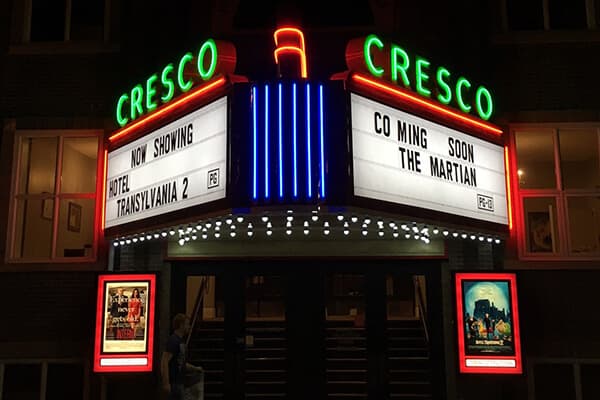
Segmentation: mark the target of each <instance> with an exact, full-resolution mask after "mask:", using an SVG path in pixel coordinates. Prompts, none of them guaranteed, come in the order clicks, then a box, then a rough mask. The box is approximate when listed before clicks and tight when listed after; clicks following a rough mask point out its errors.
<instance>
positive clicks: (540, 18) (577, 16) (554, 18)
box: [503, 0, 598, 31]
mask: <svg viewBox="0 0 600 400" xmlns="http://www.w3.org/2000/svg"><path fill="white" fill-rule="evenodd" d="M597 2H598V0H570V1H564V0H504V2H503V4H504V5H505V13H504V15H505V18H506V21H505V26H506V28H507V29H508V30H510V31H533V30H575V29H594V28H595V27H596V22H595V21H596V7H597V6H598V4H597Z"/></svg>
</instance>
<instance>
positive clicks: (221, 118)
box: [105, 97, 227, 228]
mask: <svg viewBox="0 0 600 400" xmlns="http://www.w3.org/2000/svg"><path fill="white" fill-rule="evenodd" d="M226 159H227V98H226V97H222V98H220V99H218V100H216V101H214V102H212V103H210V104H208V105H206V106H204V107H202V108H200V109H198V110H196V111H194V112H192V113H190V114H188V115H186V116H185V117H183V118H180V119H178V120H176V121H174V122H171V123H170V124H168V125H166V126H163V127H162V128H160V129H158V130H156V131H153V132H151V133H149V134H148V135H145V136H144V137H142V138H140V139H137V140H135V141H133V142H131V143H129V144H127V145H125V146H122V147H120V148H118V149H116V150H114V151H111V152H110V153H108V167H107V180H106V199H105V200H106V211H105V215H106V217H105V226H106V227H107V228H110V227H114V226H118V225H122V224H126V223H130V222H134V221H138V220H141V219H145V218H149V217H154V216H157V215H161V214H165V213H168V212H172V211H177V210H181V209H184V208H188V207H192V206H196V205H199V204H205V203H209V202H211V201H214V200H218V199H222V198H224V197H225V195H226V193H225V182H226V176H227V174H226Z"/></svg>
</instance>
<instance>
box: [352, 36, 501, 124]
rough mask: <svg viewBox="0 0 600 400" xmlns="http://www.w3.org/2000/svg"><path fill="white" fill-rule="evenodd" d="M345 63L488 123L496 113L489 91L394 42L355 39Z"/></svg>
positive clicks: (370, 37)
mask: <svg viewBox="0 0 600 400" xmlns="http://www.w3.org/2000/svg"><path fill="white" fill-rule="evenodd" d="M346 64H347V65H348V68H349V69H350V70H354V71H365V72H369V73H370V74H371V75H373V76H375V77H377V78H381V77H384V78H386V79H388V80H390V81H392V82H393V83H395V84H397V85H402V86H404V87H406V88H409V89H411V90H414V91H416V92H417V93H419V94H420V95H421V96H424V97H429V98H433V99H435V100H437V101H438V102H440V103H442V104H445V105H448V104H451V103H452V104H453V105H455V106H458V108H459V109H460V110H461V111H463V112H465V113H471V112H472V111H475V112H476V114H477V115H478V116H479V117H480V118H481V119H483V120H486V121H487V120H488V119H489V118H490V117H491V116H492V113H493V112H494V103H493V100H492V95H491V94H490V91H489V90H488V89H487V88H486V87H484V86H474V85H473V84H472V83H471V82H470V81H469V80H468V79H467V78H465V77H463V76H455V75H453V74H452V73H451V72H450V71H449V70H448V69H447V68H445V67H443V66H438V67H437V68H436V67H434V66H432V64H431V62H430V61H429V60H427V59H425V58H422V57H418V56H417V57H411V56H410V55H409V54H408V53H407V52H406V51H405V50H404V49H403V48H402V47H400V46H398V45H397V44H395V43H389V44H385V43H384V42H383V41H382V40H381V39H380V38H379V37H378V36H376V35H369V36H367V37H366V38H360V39H355V40H352V41H350V42H349V43H348V46H347V48H346Z"/></svg>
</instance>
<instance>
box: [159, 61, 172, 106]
mask: <svg viewBox="0 0 600 400" xmlns="http://www.w3.org/2000/svg"><path fill="white" fill-rule="evenodd" d="M171 72H173V64H168V65H167V66H166V67H165V68H164V69H163V71H162V74H161V75H160V83H162V84H163V86H164V87H165V88H166V89H167V93H166V94H165V95H163V96H161V97H160V99H161V100H162V102H163V103H167V102H169V101H171V99H172V98H173V94H175V84H174V83H173V80H172V79H171V78H169V74H170V73H171Z"/></svg>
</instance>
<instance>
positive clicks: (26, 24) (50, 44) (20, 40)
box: [9, 0, 118, 54]
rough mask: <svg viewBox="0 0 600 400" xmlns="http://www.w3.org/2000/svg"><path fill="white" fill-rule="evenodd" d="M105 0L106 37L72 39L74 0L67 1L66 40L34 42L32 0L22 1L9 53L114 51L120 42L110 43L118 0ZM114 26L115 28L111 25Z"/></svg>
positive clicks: (104, 25) (64, 30)
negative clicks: (32, 36)
mask: <svg viewBox="0 0 600 400" xmlns="http://www.w3.org/2000/svg"><path fill="white" fill-rule="evenodd" d="M103 1H104V23H103V37H102V39H100V40H75V41H73V40H71V5H72V0H65V10H64V13H65V22H64V27H63V32H64V33H63V39H62V40H59V41H33V42H32V41H31V19H32V10H33V6H32V0H23V6H22V9H21V11H13V12H14V13H15V15H13V18H14V19H13V21H15V23H17V24H19V25H20V27H19V28H18V29H17V31H16V35H17V37H14V38H13V41H12V43H11V45H10V48H9V52H10V53H11V54H56V53H59V54H61V53H65V54H70V53H97V52H113V51H117V50H118V45H115V44H111V39H112V32H111V26H112V19H113V18H114V10H113V9H114V6H115V4H117V3H116V1H118V0H103ZM112 28H113V29H114V27H112Z"/></svg>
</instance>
